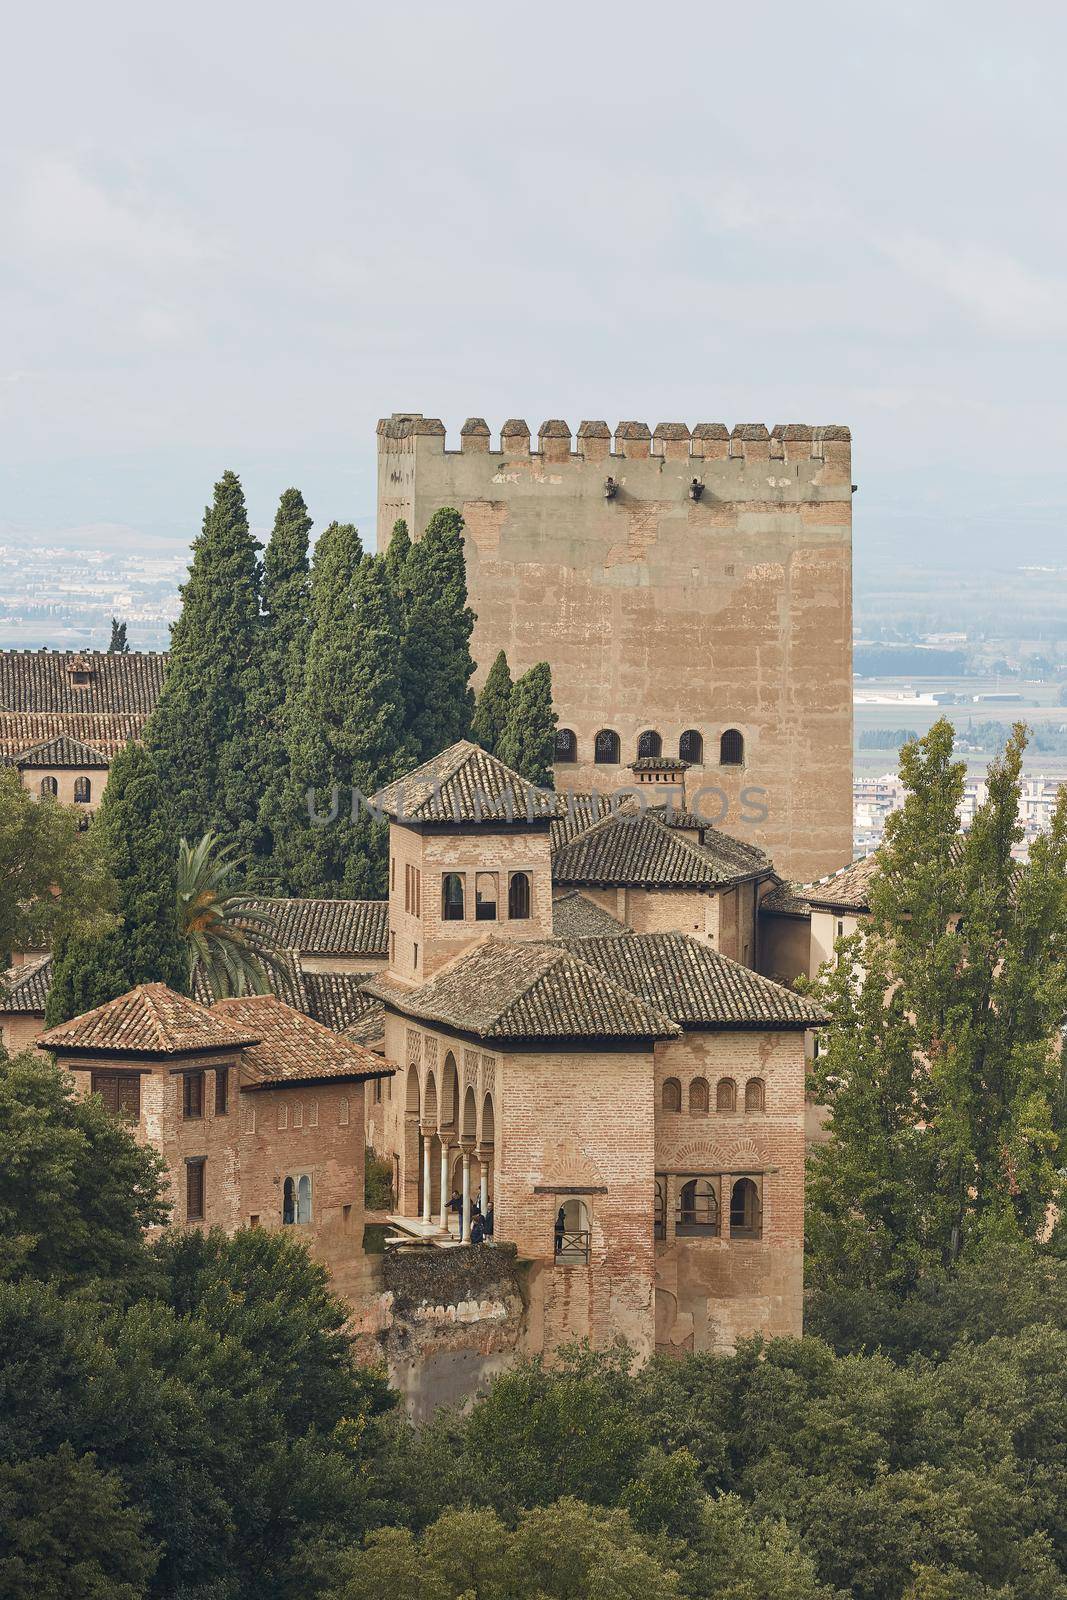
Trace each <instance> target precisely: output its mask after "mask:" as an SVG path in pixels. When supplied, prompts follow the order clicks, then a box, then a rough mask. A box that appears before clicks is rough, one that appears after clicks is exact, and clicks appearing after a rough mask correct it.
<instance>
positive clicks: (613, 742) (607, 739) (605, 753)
mask: <svg viewBox="0 0 1067 1600" xmlns="http://www.w3.org/2000/svg"><path fill="white" fill-rule="evenodd" d="M621 752H622V747H621V745H620V744H619V736H618V734H617V733H616V732H615V731H614V729H612V728H601V730H600V732H599V733H598V734H597V736H596V738H595V739H594V740H593V760H594V761H595V762H596V763H597V765H598V766H601V767H614V766H618V764H619V760H620V757H621Z"/></svg>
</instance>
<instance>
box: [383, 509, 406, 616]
mask: <svg viewBox="0 0 1067 1600" xmlns="http://www.w3.org/2000/svg"><path fill="white" fill-rule="evenodd" d="M410 554H411V535H410V534H409V533H408V525H407V523H406V522H405V521H404V519H403V517H398V518H397V520H396V521H395V522H394V523H393V532H392V536H391V537H390V540H389V547H388V549H387V550H386V552H385V570H386V572H387V573H388V575H389V581H390V582H391V584H392V585H393V589H394V591H395V593H396V596H397V599H398V600H403V598H404V593H405V583H406V572H407V563H408V557H409V555H410Z"/></svg>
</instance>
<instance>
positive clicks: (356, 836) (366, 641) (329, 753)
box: [282, 523, 413, 899]
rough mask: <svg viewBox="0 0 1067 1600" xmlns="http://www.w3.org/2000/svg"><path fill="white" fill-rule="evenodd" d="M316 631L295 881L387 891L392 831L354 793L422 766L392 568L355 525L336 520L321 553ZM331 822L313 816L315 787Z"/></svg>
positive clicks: (294, 770)
mask: <svg viewBox="0 0 1067 1600" xmlns="http://www.w3.org/2000/svg"><path fill="white" fill-rule="evenodd" d="M312 615H313V627H312V633H311V639H310V643H309V647H308V658H307V669H306V672H305V675H304V685H303V689H302V692H301V695H300V699H299V703H298V706H297V708H296V714H295V715H294V717H293V719H292V721H291V723H290V729H289V732H290V739H289V748H290V778H289V786H288V797H287V807H286V813H285V818H286V820H285V826H284V830H282V831H283V832H284V837H285V840H286V848H285V867H286V875H287V881H288V882H289V883H290V885H291V887H292V890H293V892H296V893H300V894H306V895H323V896H327V897H329V896H338V897H346V898H349V897H351V898H357V899H358V898H363V897H368V896H375V895H382V894H384V893H385V860H386V856H387V849H388V826H387V824H385V823H382V822H374V821H373V820H372V819H371V817H370V816H369V815H368V813H367V811H366V809H365V808H357V812H356V815H355V816H353V810H352V794H353V790H357V791H358V792H359V793H360V794H362V795H365V796H370V795H371V794H373V793H374V791H375V790H376V789H378V788H379V787H380V786H381V785H382V784H383V783H386V782H388V781H389V780H390V779H392V778H394V777H396V776H397V775H398V774H399V773H400V772H403V771H404V770H405V769H406V768H408V767H410V766H411V765H412V764H413V761H412V754H411V749H410V745H409V744H408V742H407V740H406V737H405V733H404V701H403V692H402V687H401V672H400V652H399V636H398V619H397V611H396V601H395V597H394V594H393V590H392V585H391V583H390V581H389V575H388V572H387V570H386V566H385V562H384V560H382V559H381V558H378V559H376V558H374V557H372V556H367V555H364V554H363V551H362V545H361V543H360V539H359V534H358V533H357V531H356V529H355V528H354V527H352V526H351V525H350V524H339V523H332V524H331V525H330V527H329V528H327V529H326V531H325V532H324V533H323V535H322V537H321V538H320V540H319V542H318V545H317V546H316V550H315V565H314V569H313V573H312ZM335 786H336V790H337V795H338V811H337V815H336V817H335V818H334V819H333V820H332V821H330V822H326V823H323V824H319V823H316V822H315V821H313V820H312V819H311V818H310V817H309V814H308V802H307V791H308V789H309V788H310V789H314V791H315V796H316V800H315V809H316V812H317V814H318V815H319V816H326V815H328V814H329V812H330V810H331V805H332V793H333V790H334V788H335Z"/></svg>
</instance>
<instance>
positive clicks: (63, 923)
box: [0, 767, 115, 955]
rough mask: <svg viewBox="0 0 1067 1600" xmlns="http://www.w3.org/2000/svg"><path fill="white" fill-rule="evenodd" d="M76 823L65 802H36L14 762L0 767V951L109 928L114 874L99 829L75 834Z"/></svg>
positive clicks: (48, 945) (47, 943)
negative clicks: (8, 765) (28, 791)
mask: <svg viewBox="0 0 1067 1600" xmlns="http://www.w3.org/2000/svg"><path fill="white" fill-rule="evenodd" d="M80 821H81V819H80V818H79V817H77V816H76V815H75V813H74V809H73V807H71V806H61V805H59V804H58V803H57V802H56V801H55V800H52V799H50V798H47V797H45V798H42V799H40V800H35V799H34V798H33V796H32V795H30V794H28V793H27V791H26V790H25V789H24V788H23V787H22V784H21V782H20V781H19V775H18V773H17V772H16V771H15V770H14V768H13V767H6V768H0V882H2V883H3V893H2V894H0V955H6V954H10V953H11V952H13V951H17V952H23V951H29V950H47V949H50V948H51V947H52V946H53V945H54V944H55V943H56V941H57V940H60V939H62V938H63V937H64V936H66V935H78V934H90V933H98V932H101V931H102V930H103V929H105V928H107V927H108V926H110V924H111V921H112V918H111V916H110V909H111V907H112V906H113V905H114V902H115V884H114V880H113V879H112V877H111V874H110V872H109V871H108V867H107V861H106V858H105V854H104V851H103V848H102V843H101V837H100V834H99V833H98V832H96V831H95V830H94V829H92V828H90V829H89V830H88V831H87V832H85V833H82V832H79V822H80ZM57 891H58V893H57Z"/></svg>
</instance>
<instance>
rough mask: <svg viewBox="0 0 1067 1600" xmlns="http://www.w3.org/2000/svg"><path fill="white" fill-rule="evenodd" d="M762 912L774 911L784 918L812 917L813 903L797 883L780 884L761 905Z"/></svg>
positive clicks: (766, 896)
mask: <svg viewBox="0 0 1067 1600" xmlns="http://www.w3.org/2000/svg"><path fill="white" fill-rule="evenodd" d="M759 908H760V910H761V911H774V912H777V913H778V915H779V916H783V917H810V916H811V901H810V900H808V899H807V897H806V896H805V894H804V891H803V889H802V887H801V886H800V885H799V884H796V883H779V884H777V885H776V886H775V887H774V888H773V889H772V890H771V892H770V894H765V895H764V896H763V899H762V900H761V901H760V903H759Z"/></svg>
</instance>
